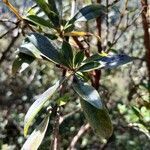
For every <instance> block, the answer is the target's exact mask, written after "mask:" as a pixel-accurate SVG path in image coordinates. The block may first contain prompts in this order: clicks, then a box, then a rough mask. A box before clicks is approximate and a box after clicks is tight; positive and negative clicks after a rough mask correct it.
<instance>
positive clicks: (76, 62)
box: [74, 51, 84, 66]
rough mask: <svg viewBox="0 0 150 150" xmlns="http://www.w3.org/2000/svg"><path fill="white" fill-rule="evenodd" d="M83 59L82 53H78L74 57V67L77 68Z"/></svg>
mask: <svg viewBox="0 0 150 150" xmlns="http://www.w3.org/2000/svg"><path fill="white" fill-rule="evenodd" d="M83 59H84V52H83V51H80V52H78V53H77V54H76V55H75V59H74V66H79V65H80V64H81V63H82V61H83Z"/></svg>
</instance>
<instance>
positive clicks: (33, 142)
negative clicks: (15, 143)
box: [21, 116, 49, 150]
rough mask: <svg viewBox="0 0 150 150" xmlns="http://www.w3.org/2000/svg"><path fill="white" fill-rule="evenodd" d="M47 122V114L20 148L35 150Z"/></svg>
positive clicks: (43, 133)
mask: <svg viewBox="0 0 150 150" xmlns="http://www.w3.org/2000/svg"><path fill="white" fill-rule="evenodd" d="M48 123H49V116H46V117H45V118H44V120H43V121H42V122H41V123H40V124H39V125H38V126H37V128H36V129H35V130H34V131H33V132H32V134H31V135H30V136H29V137H28V139H27V140H26V142H25V143H24V145H23V147H22V149H21V150H37V149H38V147H39V146H40V144H41V143H42V140H43V138H44V136H45V132H46V130H47V127H48Z"/></svg>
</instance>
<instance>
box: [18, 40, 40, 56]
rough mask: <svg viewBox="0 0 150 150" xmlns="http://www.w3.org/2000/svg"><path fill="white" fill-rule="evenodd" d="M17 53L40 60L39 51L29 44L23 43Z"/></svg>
mask: <svg viewBox="0 0 150 150" xmlns="http://www.w3.org/2000/svg"><path fill="white" fill-rule="evenodd" d="M19 52H20V53H23V54H26V55H29V56H32V57H35V58H38V59H42V57H41V53H40V51H39V50H38V49H37V48H36V47H35V46H34V45H33V44H32V43H29V42H25V43H23V44H22V45H21V46H20V48H19Z"/></svg>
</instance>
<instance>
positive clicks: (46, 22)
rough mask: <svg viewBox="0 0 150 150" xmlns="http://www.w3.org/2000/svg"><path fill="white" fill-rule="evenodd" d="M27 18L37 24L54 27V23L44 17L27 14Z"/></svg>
mask: <svg viewBox="0 0 150 150" xmlns="http://www.w3.org/2000/svg"><path fill="white" fill-rule="evenodd" d="M27 18H29V19H30V20H31V21H32V22H34V23H36V24H37V25H40V26H41V25H42V26H45V27H48V28H52V27H53V25H52V23H51V22H50V21H49V20H45V19H43V18H42V17H38V16H36V15H29V16H27Z"/></svg>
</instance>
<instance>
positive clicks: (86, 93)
mask: <svg viewBox="0 0 150 150" xmlns="http://www.w3.org/2000/svg"><path fill="white" fill-rule="evenodd" d="M73 89H74V90H75V92H77V93H78V94H79V96H80V97H81V98H82V99H84V100H85V101H87V102H88V103H90V104H91V105H93V106H94V107H96V108H97V109H103V103H102V101H101V98H100V96H99V94H98V92H97V91H96V90H95V89H94V87H92V86H91V85H89V84H88V83H87V82H83V81H82V80H80V79H78V78H77V77H74V81H73Z"/></svg>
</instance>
